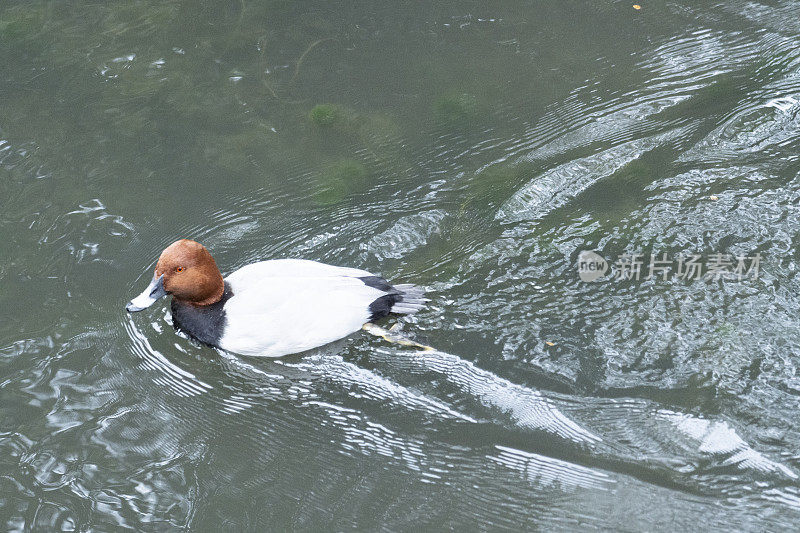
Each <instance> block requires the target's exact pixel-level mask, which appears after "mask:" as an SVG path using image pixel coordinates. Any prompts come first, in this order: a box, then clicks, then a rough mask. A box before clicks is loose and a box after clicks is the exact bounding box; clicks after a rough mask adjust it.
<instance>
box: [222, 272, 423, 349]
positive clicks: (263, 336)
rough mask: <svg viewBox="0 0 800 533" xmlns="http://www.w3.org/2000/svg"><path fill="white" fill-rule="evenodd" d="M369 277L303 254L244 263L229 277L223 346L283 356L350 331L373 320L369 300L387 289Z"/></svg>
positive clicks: (309, 347)
mask: <svg viewBox="0 0 800 533" xmlns="http://www.w3.org/2000/svg"><path fill="white" fill-rule="evenodd" d="M371 277H375V275H374V274H372V273H370V272H367V271H366V270H359V269H356V268H346V267H337V266H332V265H326V264H323V263H317V262H314V261H307V260H303V259H277V260H273V261H262V262H260V263H253V264H250V265H247V266H244V267H242V268H240V269H239V270H237V271H236V272H234V273H232V274H230V275H229V276H228V277H227V278H225V281H226V282H227V283H228V284H229V285H230V288H231V291H232V292H233V296H232V297H231V298H230V299H229V300H227V301H226V302H225V305H224V310H225V316H226V324H225V330H224V333H223V335H222V336H221V337H220V340H219V347H220V348H222V349H224V350H230V351H232V352H236V353H240V354H245V355H258V356H262V357H279V356H281V355H285V354H288V353H297V352H302V351H305V350H309V349H311V348H315V347H317V346H322V345H323V344H327V343H329V342H333V341H335V340H337V339H341V338H342V337H345V336H347V335H350V334H351V333H354V332H356V331H358V330H359V329H361V326H363V325H364V324H365V323H366V322H369V320H370V316H371V315H372V313H371V312H370V309H369V306H370V304H372V303H373V302H375V300H377V299H378V298H381V297H382V296H385V295H386V294H387V292H386V291H382V290H380V289H377V288H375V287H371V286H369V285H367V284H365V283H364V281H363V280H362V279H361V278H371ZM406 304H407V306H408V304H409V303H408V302H406ZM398 305H400V309H401V310H402V309H406V311H411V310H412V308H410V307H407V306H406V307H402V306H401V304H395V306H394V307H397V306H398ZM394 311H395V312H397V311H398V309H394Z"/></svg>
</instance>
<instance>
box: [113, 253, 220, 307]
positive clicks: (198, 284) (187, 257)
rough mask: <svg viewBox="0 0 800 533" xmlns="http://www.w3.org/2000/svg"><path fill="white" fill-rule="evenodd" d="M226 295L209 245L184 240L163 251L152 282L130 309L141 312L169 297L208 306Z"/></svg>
mask: <svg viewBox="0 0 800 533" xmlns="http://www.w3.org/2000/svg"><path fill="white" fill-rule="evenodd" d="M224 292H225V282H224V281H223V279H222V274H220V272H219V268H217V263H216V262H215V261H214V258H213V257H211V254H210V253H209V252H208V250H206V248H205V246H203V245H202V244H200V243H199V242H195V241H192V240H189V239H181V240H179V241H175V242H173V243H172V244H170V245H169V246H167V248H166V249H164V251H163V252H161V256H160V257H159V258H158V263H156V269H155V273H154V275H153V280H152V282H151V283H150V285H149V286H148V287H147V289H145V290H144V292H142V294H140V295H139V296H137V297H136V298H134V299H133V300H131V301H130V303H128V305H127V307H126V309H128V311H141V310H142V309H145V308H147V307H149V306H151V305H152V304H153V303H154V302H155V301H156V300H158V299H159V298H160V297H162V296H164V295H166V294H171V295H172V296H173V297H174V298H175V299H176V300H179V301H181V302H183V303H188V304H190V305H196V306H206V305H211V304H213V303H216V302H218V301H219V300H220V299H221V298H222V294H223V293H224Z"/></svg>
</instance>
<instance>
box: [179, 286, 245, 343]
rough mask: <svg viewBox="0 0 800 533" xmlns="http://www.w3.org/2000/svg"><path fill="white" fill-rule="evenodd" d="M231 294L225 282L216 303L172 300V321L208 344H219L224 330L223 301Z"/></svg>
mask: <svg viewBox="0 0 800 533" xmlns="http://www.w3.org/2000/svg"><path fill="white" fill-rule="evenodd" d="M231 296H233V291H232V290H231V286H230V285H229V284H228V283H227V282H225V292H223V293H222V299H220V301H218V302H217V303H214V304H211V305H208V306H205V307H195V306H193V305H189V304H185V303H181V302H178V301H177V300H175V299H173V300H172V306H171V308H172V323H173V325H174V326H175V329H179V330H181V331H183V332H184V333H186V334H187V335H189V336H190V337H193V338H195V339H197V340H198V341H200V342H202V343H203V344H208V345H210V346H219V340H220V338H221V337H222V334H223V333H224V332H225V302H227V301H228V300H230V298H231Z"/></svg>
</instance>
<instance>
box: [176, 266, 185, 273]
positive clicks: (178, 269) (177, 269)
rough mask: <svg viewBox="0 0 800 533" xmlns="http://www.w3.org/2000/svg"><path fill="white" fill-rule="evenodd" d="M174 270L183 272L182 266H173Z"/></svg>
mask: <svg viewBox="0 0 800 533" xmlns="http://www.w3.org/2000/svg"><path fill="white" fill-rule="evenodd" d="M175 272H183V267H177V268H175Z"/></svg>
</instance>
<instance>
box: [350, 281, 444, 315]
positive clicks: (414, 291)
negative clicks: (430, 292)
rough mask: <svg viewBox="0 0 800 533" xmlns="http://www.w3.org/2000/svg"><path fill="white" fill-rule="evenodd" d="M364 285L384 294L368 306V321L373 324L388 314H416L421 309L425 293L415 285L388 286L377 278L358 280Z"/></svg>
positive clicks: (386, 282) (423, 304)
mask: <svg viewBox="0 0 800 533" xmlns="http://www.w3.org/2000/svg"><path fill="white" fill-rule="evenodd" d="M359 279H360V280H361V281H363V282H364V284H366V285H369V286H370V287H375V288H376V289H379V290H382V291H384V292H386V294H385V295H384V296H381V297H380V298H378V299H376V300H375V301H374V302H372V303H371V304H370V305H369V311H370V317H369V321H370V322H374V321H376V320H378V319H379V318H383V317H385V316H387V315H389V314H390V313H396V314H400V315H409V314H411V313H416V312H417V311H419V310H420V309H422V308H423V307H425V302H427V301H428V299H427V298H425V291H424V290H423V289H421V288H420V287H417V286H416V285H411V284H407V283H405V284H399V285H389V282H388V281H386V280H385V279H383V278H381V277H379V276H365V277H363V278H359Z"/></svg>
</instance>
